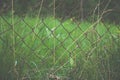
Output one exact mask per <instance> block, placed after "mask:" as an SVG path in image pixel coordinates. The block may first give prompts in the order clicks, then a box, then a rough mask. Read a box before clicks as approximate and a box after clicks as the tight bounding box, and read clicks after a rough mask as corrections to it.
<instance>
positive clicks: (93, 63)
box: [0, 16, 120, 80]
mask: <svg viewBox="0 0 120 80" xmlns="http://www.w3.org/2000/svg"><path fill="white" fill-rule="evenodd" d="M10 24H11V18H10V17H5V16H4V18H1V20H0V44H1V45H0V61H1V62H0V63H1V65H2V66H0V75H1V76H0V77H1V78H2V79H11V80H16V79H17V78H18V79H21V80H22V79H23V78H28V79H30V80H38V79H41V80H47V78H48V75H47V74H55V75H57V76H62V77H66V78H70V80H80V79H83V80H85V79H86V80H88V79H89V80H110V79H114V78H116V80H117V79H118V78H117V77H118V76H116V77H114V75H115V73H116V75H117V74H118V72H114V69H113V68H116V69H118V66H120V65H117V64H118V62H119V60H120V57H118V56H119V47H120V40H119V36H120V33H119V32H120V30H119V26H115V25H112V24H105V23H102V22H99V23H97V24H95V25H93V24H94V23H90V22H74V21H72V20H71V19H68V20H65V21H64V22H63V21H61V20H60V19H55V18H53V17H47V18H45V19H38V20H36V18H33V17H25V18H19V17H17V16H16V17H15V19H14V30H12V25H10ZM91 25H93V26H91ZM13 31H14V33H15V35H12V32H13ZM12 36H14V37H15V39H14V40H15V44H14V46H15V61H14V60H13V54H12V53H13V50H12V46H13V45H12V40H13V39H12ZM116 54H117V56H115V55H116ZM113 55H114V57H113ZM115 57H118V58H115ZM114 60H115V61H114ZM111 61H112V63H111ZM114 64H116V65H117V67H115V66H113V65H114ZM116 69H115V70H116ZM111 75H113V77H112V76H111ZM118 75H119V74H118Z"/></svg>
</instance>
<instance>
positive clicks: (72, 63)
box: [70, 57, 74, 66]
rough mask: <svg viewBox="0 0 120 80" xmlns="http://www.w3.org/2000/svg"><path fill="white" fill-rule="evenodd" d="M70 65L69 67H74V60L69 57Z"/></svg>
mask: <svg viewBox="0 0 120 80" xmlns="http://www.w3.org/2000/svg"><path fill="white" fill-rule="evenodd" d="M70 65H71V66H74V60H73V58H71V57H70Z"/></svg>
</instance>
